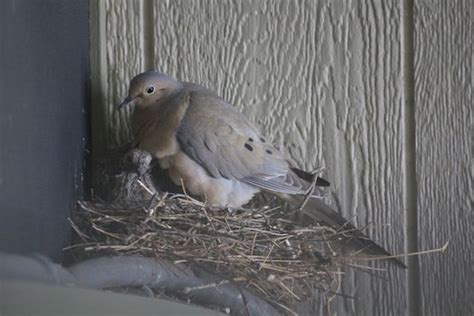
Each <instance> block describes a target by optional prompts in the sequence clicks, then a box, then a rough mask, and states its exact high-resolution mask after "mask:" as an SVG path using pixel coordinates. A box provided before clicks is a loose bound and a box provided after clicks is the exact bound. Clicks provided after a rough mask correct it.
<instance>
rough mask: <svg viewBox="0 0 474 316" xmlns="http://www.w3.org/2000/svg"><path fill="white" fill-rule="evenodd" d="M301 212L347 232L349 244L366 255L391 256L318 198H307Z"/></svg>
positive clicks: (293, 199)
mask: <svg viewBox="0 0 474 316" xmlns="http://www.w3.org/2000/svg"><path fill="white" fill-rule="evenodd" d="M281 197H282V198H283V199H285V200H287V201H288V202H289V203H290V204H292V205H295V206H300V205H301V204H302V203H303V201H304V197H301V196H288V195H282V196H281ZM302 212H303V213H304V215H307V216H308V217H310V218H311V219H312V220H315V221H317V222H323V223H325V224H327V225H329V226H332V227H333V228H335V229H338V230H341V231H344V232H347V233H344V235H345V236H348V237H350V238H349V241H348V242H349V245H350V246H351V248H354V249H355V250H361V251H362V252H363V253H366V254H368V255H382V256H391V253H390V252H388V251H387V250H385V249H384V248H383V247H382V246H380V245H378V244H377V243H375V242H374V241H372V240H370V239H369V238H368V237H367V236H366V235H365V234H364V233H362V232H361V231H360V230H358V229H357V228H356V227H355V226H354V225H352V224H351V223H350V222H348V221H347V220H346V219H345V218H344V217H343V216H342V215H341V214H339V213H338V212H337V211H335V210H334V209H332V208H331V207H330V206H329V205H327V204H326V203H324V202H323V201H322V200H320V199H315V198H311V199H309V200H308V201H307V203H306V204H305V206H304V207H303V209H302ZM390 261H392V262H393V263H395V264H397V265H398V266H400V267H402V268H405V269H406V268H407V266H406V265H405V264H404V263H403V262H401V261H400V260H398V259H397V258H390Z"/></svg>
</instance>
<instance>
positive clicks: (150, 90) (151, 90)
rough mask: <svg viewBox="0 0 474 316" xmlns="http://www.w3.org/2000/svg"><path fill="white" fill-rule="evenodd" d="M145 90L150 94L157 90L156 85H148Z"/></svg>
mask: <svg viewBox="0 0 474 316" xmlns="http://www.w3.org/2000/svg"><path fill="white" fill-rule="evenodd" d="M145 91H146V93H148V94H152V93H153V92H155V87H148V88H146V90H145Z"/></svg>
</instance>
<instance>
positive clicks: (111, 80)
mask: <svg viewBox="0 0 474 316" xmlns="http://www.w3.org/2000/svg"><path fill="white" fill-rule="evenodd" d="M91 13H92V15H91V17H92V26H93V28H95V32H93V34H92V44H93V46H92V49H93V50H92V59H93V69H92V71H93V72H94V73H93V75H94V76H93V89H94V101H95V104H94V112H93V113H94V117H93V122H94V134H95V135H97V136H95V140H94V147H95V148H94V150H95V153H100V152H103V151H104V150H107V149H108V148H112V147H114V146H117V145H120V144H122V143H124V142H126V141H127V140H128V139H129V138H130V131H129V129H128V117H129V114H130V113H126V112H116V111H114V105H116V104H118V103H119V102H120V100H121V99H122V98H123V97H124V96H126V93H127V91H126V89H127V84H128V81H129V80H130V79H131V78H132V77H133V76H134V75H136V74H138V73H139V72H141V71H143V70H147V69H152V68H155V69H159V70H160V71H162V72H165V73H168V74H170V75H172V76H174V77H177V78H179V79H181V80H186V81H193V82H198V83H201V84H203V85H205V86H207V87H209V88H211V89H213V90H215V91H217V92H218V93H219V94H220V95H222V96H223V97H225V98H226V99H227V100H229V101H231V102H232V103H233V104H235V105H236V106H237V107H238V108H239V109H240V110H241V111H242V112H243V113H244V114H245V115H246V116H247V117H248V118H249V119H250V120H252V121H253V122H254V123H255V124H256V125H257V126H259V127H260V129H261V130H262V131H263V132H264V133H265V134H267V135H269V136H271V137H273V140H274V142H275V143H276V144H277V145H279V146H282V147H283V148H284V149H285V150H286V151H287V153H288V155H290V156H291V157H292V158H293V159H294V160H295V162H296V163H297V164H299V165H300V166H301V167H304V168H306V169H310V170H311V169H315V168H317V167H320V166H323V167H325V174H326V176H327V178H328V179H329V180H330V181H331V183H332V200H333V205H334V206H335V207H337V208H338V209H339V210H340V211H341V213H343V214H344V215H345V216H346V217H348V218H354V220H355V221H356V222H357V224H358V225H359V226H366V225H370V224H371V223H376V224H379V225H376V226H375V227H374V228H373V229H371V230H369V231H368V233H369V235H371V236H372V237H373V238H374V239H375V240H377V241H378V242H379V243H381V244H382V245H384V246H385V247H387V248H388V249H390V250H391V251H392V252H395V253H403V252H405V251H406V250H407V249H409V250H415V249H427V248H433V247H439V246H441V245H442V244H443V243H445V242H446V241H447V240H450V246H449V248H448V250H447V251H446V253H444V254H437V255H432V256H425V257H422V258H420V259H419V260H418V259H414V260H411V261H410V262H409V265H410V273H407V272H406V271H401V270H400V269H397V268H395V267H392V266H387V265H386V264H376V266H377V267H382V268H387V269H388V271H387V272H386V274H385V276H386V277H387V278H388V279H389V281H384V280H382V279H380V278H374V277H372V276H369V275H368V274H365V273H363V272H357V273H353V272H351V271H349V272H348V274H347V275H346V276H344V279H345V280H344V288H343V289H342V290H343V291H344V293H345V294H347V295H352V296H356V297H359V298H360V299H359V300H342V299H338V300H337V301H336V303H335V304H334V306H333V310H335V311H337V312H338V314H339V315H346V314H354V315H405V314H413V315H414V314H418V313H420V312H421V313H422V314H424V315H467V314H468V312H469V311H472V303H471V302H468V299H469V297H470V298H471V299H472V290H470V289H469V284H470V283H472V268H471V265H472V263H473V256H472V249H474V247H473V242H472V237H473V236H472V233H471V230H472V229H473V222H472V216H468V215H469V214H470V213H471V210H470V209H471V208H472V202H473V189H472V178H473V174H472V169H469V168H470V166H469V163H470V159H472V154H471V152H470V141H471V138H472V129H471V132H469V128H472V102H473V100H472V59H471V58H472V24H471V23H472V19H473V14H472V4H471V2H469V1H468V0H466V1H449V2H448V1H437V2H435V1H428V0H426V1H422V0H415V1H410V0H406V1H402V2H400V1H396V0H388V1H387V0H383V1H382V0H371V1H370V0H367V1H342V0H341V1H330V0H318V1H314V0H307V1H289V0H279V1H259V0H242V1H238V0H234V1H230V0H225V1H223V0H200V1H186V0H176V1H164V0H163V1H160V0H155V1H153V0H142V1H138V0H136V1H113V0H107V1H92V10H91ZM470 62H471V63H470ZM415 136H416V137H415ZM471 167H472V166H471ZM383 224H389V226H384V225H383ZM407 236H408V238H407ZM469 250H470V251H469ZM469 271H471V274H469ZM469 280H471V281H469ZM469 291H471V292H469ZM470 304H471V305H470ZM469 308H471V309H469Z"/></svg>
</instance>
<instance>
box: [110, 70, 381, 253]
mask: <svg viewBox="0 0 474 316" xmlns="http://www.w3.org/2000/svg"><path fill="white" fill-rule="evenodd" d="M129 105H133V106H134V107H135V108H134V112H133V115H132V132H133V136H134V138H135V141H136V143H137V145H138V147H139V148H141V149H143V150H146V151H148V152H149V153H150V154H151V155H152V156H153V157H154V158H155V159H157V160H158V162H159V164H160V166H161V167H162V168H163V169H167V170H168V173H169V175H170V177H171V179H172V181H173V182H174V183H176V184H177V185H181V184H183V185H184V187H185V189H186V190H187V191H188V192H189V193H191V194H193V195H195V196H198V197H200V198H202V199H203V200H205V201H206V202H207V203H209V204H210V205H214V206H220V207H230V208H237V207H240V206H242V205H244V204H246V203H247V202H249V201H250V199H252V197H253V196H254V195H255V194H256V193H257V192H259V191H265V192H269V193H271V194H274V195H277V196H279V197H281V198H283V199H285V200H287V201H289V202H290V203H292V204H295V205H301V203H302V202H303V201H304V200H305V197H306V196H307V195H310V198H309V199H306V200H307V203H306V205H305V206H304V209H303V211H306V212H307V213H308V214H310V216H311V217H313V218H315V219H316V220H318V221H320V222H324V223H326V224H328V225H330V226H333V227H336V228H341V227H344V228H345V229H347V230H352V229H354V226H352V225H350V224H349V223H348V221H347V220H346V219H345V218H344V217H342V216H341V215H340V214H339V213H338V212H336V211H335V210H333V209H332V208H331V207H329V206H328V205H327V204H325V203H324V202H323V201H322V199H321V198H322V197H323V190H322V189H321V188H320V186H324V185H327V184H328V183H327V182H326V181H325V180H323V179H321V178H317V181H315V183H316V185H312V183H311V182H312V181H311V178H312V175H311V174H309V173H307V172H304V171H303V170H300V169H297V168H294V167H292V166H291V165H290V164H289V162H288V161H287V159H285V157H284V155H283V154H282V152H281V151H280V150H278V149H277V148H275V147H274V146H273V145H272V144H271V143H270V142H269V141H267V140H266V138H265V137H263V136H262V135H261V134H260V133H259V131H258V130H257V129H256V128H255V127H254V126H253V125H252V124H251V123H250V122H249V121H248V120H247V119H246V118H245V117H244V116H243V115H242V114H241V113H240V112H239V111H237V109H236V108H235V107H234V106H232V105H231V104H229V103H228V102H226V101H225V100H224V99H222V98H221V97H219V96H218V95H217V94H215V93H214V92H212V91H210V90H208V89H206V88H204V87H202V86H200V85H197V84H193V83H187V82H181V81H178V80H175V79H173V78H171V77H169V76H167V75H164V74H161V73H159V72H155V71H148V72H144V73H142V74H139V75H137V76H136V77H134V78H133V79H132V81H131V82H130V87H129V92H128V96H127V97H126V98H125V100H124V101H123V102H122V103H121V104H120V106H119V108H123V107H125V106H129ZM354 240H356V241H357V242H358V243H359V246H363V247H366V248H371V252H372V253H374V254H384V255H387V254H389V253H388V252H387V251H386V250H384V249H383V248H382V247H380V246H378V245H376V244H375V243H373V242H372V241H370V240H368V239H366V238H365V236H363V235H362V234H361V233H358V235H357V236H355V237H354Z"/></svg>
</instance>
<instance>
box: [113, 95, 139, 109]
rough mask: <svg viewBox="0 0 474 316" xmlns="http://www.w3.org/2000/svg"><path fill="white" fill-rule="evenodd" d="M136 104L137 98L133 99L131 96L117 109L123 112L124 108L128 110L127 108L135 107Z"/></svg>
mask: <svg viewBox="0 0 474 316" xmlns="http://www.w3.org/2000/svg"><path fill="white" fill-rule="evenodd" d="M134 104H135V98H133V97H131V96H128V97H126V98H125V99H124V100H123V101H122V103H120V104H119V105H118V107H117V108H118V109H119V110H122V109H124V108H126V107H129V106H131V105H134Z"/></svg>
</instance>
